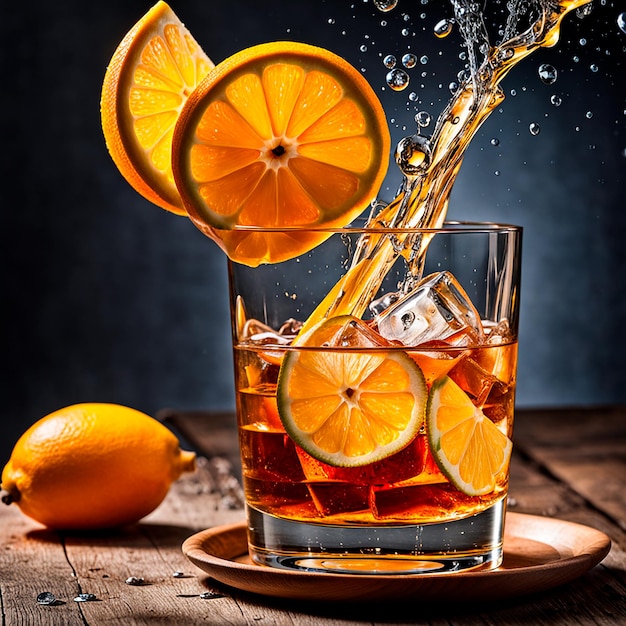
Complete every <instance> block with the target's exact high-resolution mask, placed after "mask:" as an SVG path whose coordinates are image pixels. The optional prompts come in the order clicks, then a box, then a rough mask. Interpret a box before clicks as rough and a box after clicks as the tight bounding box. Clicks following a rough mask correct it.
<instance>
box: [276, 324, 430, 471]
mask: <svg viewBox="0 0 626 626" xmlns="http://www.w3.org/2000/svg"><path fill="white" fill-rule="evenodd" d="M347 318H348V316H341V317H338V318H331V319H329V320H326V321H324V322H322V323H321V324H319V325H318V326H316V327H315V328H313V329H312V330H311V331H309V333H307V335H306V337H305V338H304V339H303V340H302V341H300V342H298V350H290V351H287V353H286V355H285V357H284V359H283V363H282V366H281V369H280V374H279V378H278V389H277V403H278V411H279V414H280V419H281V421H282V423H283V426H284V427H285V430H286V431H287V434H288V435H289V436H290V437H291V438H292V439H293V440H294V441H295V442H296V443H297V444H298V445H299V446H300V447H301V448H303V449H304V450H305V451H306V452H308V453H309V454H310V455H311V456H312V457H314V458H316V459H317V460H319V461H322V462H324V463H327V464H329V465H333V466H336V467H356V466H362V465H367V464H369V463H373V462H374V461H380V460H382V459H385V458H387V457H388V456H391V455H392V454H394V453H396V452H398V451H399V450H401V449H402V448H404V447H405V446H406V445H408V444H409V443H410V442H411V441H412V440H413V439H414V438H415V437H416V435H417V434H418V432H419V430H420V427H421V426H422V424H423V423H424V411H425V407H426V400H427V396H428V392H427V389H426V383H425V382H424V376H423V375H422V372H421V370H420V369H419V367H418V366H417V365H416V364H415V362H414V361H413V360H412V359H410V358H409V357H408V356H407V355H406V354H404V353H403V352H401V351H400V350H392V349H390V350H386V349H384V347H379V348H377V349H373V348H372V347H369V350H368V347H364V348H357V349H354V347H353V349H342V348H339V347H328V346H326V347H324V344H327V343H328V339H330V338H331V337H332V336H333V335H334V334H335V333H336V331H337V329H339V328H341V327H342V326H345V323H346V319H347Z"/></svg>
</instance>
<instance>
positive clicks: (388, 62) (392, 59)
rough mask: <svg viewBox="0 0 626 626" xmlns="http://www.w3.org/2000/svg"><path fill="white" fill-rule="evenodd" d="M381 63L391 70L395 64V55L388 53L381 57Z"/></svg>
mask: <svg viewBox="0 0 626 626" xmlns="http://www.w3.org/2000/svg"><path fill="white" fill-rule="evenodd" d="M383 65H384V66H385V67H386V68H387V69H388V70H391V69H393V68H394V67H395V66H396V57H394V56H393V54H388V55H387V56H386V57H385V58H384V59H383Z"/></svg>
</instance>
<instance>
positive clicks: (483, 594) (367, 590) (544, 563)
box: [182, 513, 611, 602]
mask: <svg viewBox="0 0 626 626" xmlns="http://www.w3.org/2000/svg"><path fill="white" fill-rule="evenodd" d="M505 528H506V530H505V537H504V561H503V563H502V565H501V566H500V567H499V568H497V569H495V570H489V571H468V572H466V573H463V572H459V573H442V574H404V575H403V574H393V575H370V574H359V575H353V574H340V573H323V572H319V573H318V572H306V571H288V570H282V569H275V568H272V567H263V566H259V565H255V564H253V563H252V562H251V560H250V557H249V556H248V546H247V540H246V524H245V522H241V523H237V524H231V525H228V526H217V527H215V528H209V529H207V530H204V531H202V532H199V533H197V534H195V535H192V536H191V537H189V538H188V539H187V540H186V541H185V542H184V543H183V546H182V549H183V553H184V554H185V555H186V556H187V558H188V559H189V560H190V561H191V562H192V563H194V564H195V565H197V566H198V567H199V568H200V569H202V570H203V571H205V572H206V573H207V574H209V575H210V576H211V577H213V578H214V579H215V580H217V581H219V582H221V583H224V584H226V585H229V586H231V587H235V588H236V589H240V590H243V591H249V592H252V593H258V594H263V595H268V596H274V597H280V598H291V599H301V600H324V601H327V602H328V601H345V602H350V601H368V600H369V601H371V600H377V601H379V600H382V599H398V600H400V599H407V598H412V599H418V598H419V599H420V600H421V601H428V602H436V601H442V600H450V598H454V600H455V601H462V600H467V601H479V600H480V599H481V598H483V599H485V600H489V601H494V600H497V599H503V598H510V597H515V596H520V595H526V594H530V593H533V592H536V591H545V590H546V589H550V588H553V587H557V586H559V585H562V584H565V583H568V582H570V581H572V580H574V579H575V578H578V577H579V576H581V575H582V574H584V573H585V572H587V571H588V570H590V569H591V568H592V567H594V566H595V565H597V564H598V563H600V561H602V559H603V558H604V557H605V556H606V555H607V554H608V552H609V550H610V548H611V540H610V539H609V537H608V536H607V535H605V534H604V533H602V532H600V531H599V530H596V529H594V528H590V527H588V526H583V525H581V524H575V523H573V522H566V521H562V520H558V519H552V518H546V517H539V516H535V515H523V514H521V513H508V514H507V517H506V526H505Z"/></svg>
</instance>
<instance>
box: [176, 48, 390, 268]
mask: <svg viewBox="0 0 626 626" xmlns="http://www.w3.org/2000/svg"><path fill="white" fill-rule="evenodd" d="M389 148H390V136H389V130H388V128H387V123H386V119H385V114H384V111H383V109H382V106H381V104H380V101H379V100H378V98H377V96H376V94H375V93H374V92H373V90H372V88H371V87H370V85H369V83H368V82H367V81H366V80H365V78H364V77H363V76H362V75H361V74H360V73H359V72H358V71H357V70H356V69H355V68H353V67H352V66H351V65H350V64H349V63H347V62H346V61H345V60H344V59H342V58H341V57H339V56H337V55H335V54H333V53H331V52H329V51H328V50H325V49H322V48H318V47H315V46H310V45H307V44H303V43H294V42H273V43H267V44H261V45H258V46H254V47H252V48H247V49H245V50H242V51H241V52H238V53H237V54H235V55H233V56H232V57H230V58H229V59H227V60H225V61H223V62H222V63H220V64H219V65H218V66H217V67H216V68H215V69H214V70H213V71H212V72H210V74H209V75H208V76H207V77H206V78H205V79H204V80H203V81H202V82H201V83H200V84H199V85H198V87H197V88H196V90H195V91H194V92H193V93H192V94H191V96H190V97H189V99H188V100H187V102H186V104H185V106H184V107H183V110H182V112H181V114H180V118H179V121H178V123H177V126H176V129H175V134H174V145H173V152H172V167H173V172H174V179H175V181H176V185H177V187H178V190H179V193H180V195H181V197H182V199H183V202H184V205H185V208H186V209H187V212H188V213H189V216H190V217H191V219H192V220H193V222H194V223H195V224H196V226H197V227H198V228H200V230H202V231H203V232H205V233H206V234H207V235H208V236H210V237H212V238H215V237H217V238H218V239H219V240H220V241H219V242H218V243H220V245H221V246H222V248H223V249H224V250H225V252H226V253H227V254H228V255H229V256H230V258H231V259H233V260H234V261H237V262H240V263H245V264H247V265H251V266H256V265H258V264H260V263H274V262H280V261H283V260H286V259H289V258H293V257H296V256H298V255H299V254H302V253H304V252H306V251H308V250H310V249H311V248H313V247H314V246H315V245H317V244H319V243H320V242H321V241H323V240H324V239H325V238H327V237H328V236H329V234H328V233H322V232H308V233H304V234H303V233H301V232H289V229H290V228H296V227H297V228H302V227H311V228H317V227H323V226H329V227H335V226H344V225H346V224H348V223H350V222H351V221H352V220H353V219H354V218H355V217H357V216H358V215H360V214H361V213H362V212H363V210H364V209H365V208H366V207H367V206H368V205H369V203H370V202H371V201H372V200H373V199H374V198H375V196H376V193H377V192H378V189H379V187H380V185H381V184H382V181H383V178H384V176H385V173H386V169H387V164H388V158H389ZM236 227H260V228H269V229H272V228H273V229H276V230H277V231H281V232H274V233H266V232H262V233H259V232H251V231H246V230H245V229H244V230H233V229H235V228H236Z"/></svg>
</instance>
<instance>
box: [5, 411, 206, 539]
mask: <svg viewBox="0 0 626 626" xmlns="http://www.w3.org/2000/svg"><path fill="white" fill-rule="evenodd" d="M194 467H195V453H193V452H187V451H183V450H181V449H180V445H179V442H178V439H177V438H176V436H175V435H174V434H173V433H172V432H171V431H170V430H168V429H167V428H166V427H165V426H164V425H163V424H161V423H160V422H158V421H157V420H155V419H153V418H152V417H150V416H148V415H146V414H145V413H141V412H140V411H136V410H135V409H131V408H129V407H125V406H121V405H118V404H103V403H89V404H75V405H73V406H68V407H66V408H63V409H60V410H58V411H55V412H53V413H50V414H49V415H47V416H46V417H43V418H42V419H40V420H39V421H38V422H36V423H35V424H33V425H32V426H31V427H30V428H29V429H28V430H27V431H26V432H25V433H24V434H23V435H22V436H21V437H20V439H19V440H18V441H17V443H16V444H15V448H14V449H13V452H12V454H11V458H10V459H9V462H8V463H7V465H6V466H5V468H4V470H3V471H2V490H3V495H2V500H3V502H5V503H6V504H10V503H12V502H15V503H16V504H17V505H18V506H19V507H20V509H21V510H22V511H23V512H24V513H25V514H26V515H28V516H29V517H31V518H33V519H35V520H37V521H38V522H40V523H42V524H44V525H46V526H48V527H50V528H57V529H68V530H69V529H96V528H111V527H116V526H123V525H126V524H131V523H133V522H136V521H138V520H139V519H141V518H142V517H144V516H146V515H147V514H148V513H150V512H151V511H153V510H154V509H155V508H156V507H157V506H158V505H159V504H160V503H161V501H162V500H163V498H165V495H166V494H167V492H168V490H169V488H170V485H171V483H172V482H173V481H174V480H176V479H177V478H178V477H179V476H180V475H181V473H182V472H185V471H192V470H193V469H194Z"/></svg>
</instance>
